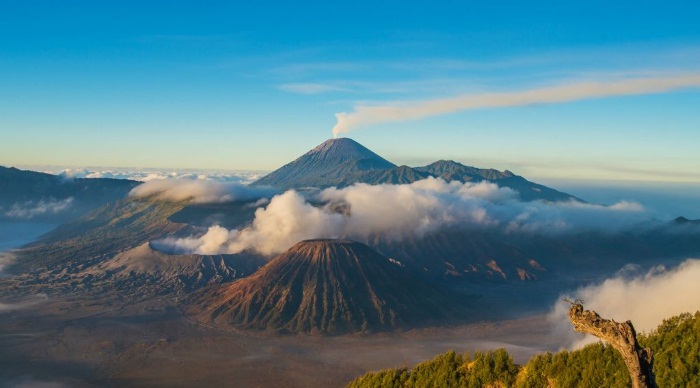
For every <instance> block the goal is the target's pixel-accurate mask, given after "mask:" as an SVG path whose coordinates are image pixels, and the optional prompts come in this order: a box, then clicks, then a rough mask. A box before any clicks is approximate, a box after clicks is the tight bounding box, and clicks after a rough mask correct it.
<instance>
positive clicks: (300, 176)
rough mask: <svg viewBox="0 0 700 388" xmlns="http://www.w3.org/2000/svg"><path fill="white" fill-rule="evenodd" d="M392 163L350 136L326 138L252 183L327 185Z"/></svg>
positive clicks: (285, 186)
mask: <svg viewBox="0 0 700 388" xmlns="http://www.w3.org/2000/svg"><path fill="white" fill-rule="evenodd" d="M394 167H396V165H394V164H393V163H391V162H389V161H387V160H386V159H384V158H382V157H381V156H379V155H377V154H375V153H374V152H372V151H370V150H369V149H367V148H365V147H364V146H363V145H362V144H360V143H358V142H356V141H354V140H352V139H348V138H339V139H329V140H326V141H325V142H323V143H321V144H320V145H319V146H317V147H316V148H314V149H312V150H311V151H309V152H307V153H306V154H304V155H302V156H300V157H299V158H297V159H296V160H294V161H292V162H290V163H288V164H286V165H284V166H283V167H281V168H279V169H277V170H275V171H273V172H272V173H270V174H269V175H266V176H264V177H263V178H261V179H260V180H258V181H257V182H255V183H254V184H255V185H260V186H273V187H278V188H282V189H288V188H303V187H329V186H337V185H338V184H339V183H342V182H343V181H345V180H346V179H347V178H348V177H349V176H351V175H353V174H355V173H358V172H363V171H373V170H388V169H392V168H394Z"/></svg>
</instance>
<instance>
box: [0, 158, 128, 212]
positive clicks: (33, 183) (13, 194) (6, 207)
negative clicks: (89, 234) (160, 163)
mask: <svg viewBox="0 0 700 388" xmlns="http://www.w3.org/2000/svg"><path fill="white" fill-rule="evenodd" d="M139 184H141V182H136V181H131V180H125V179H104V178H94V179H86V178H75V179H71V178H65V177H61V176H58V175H52V174H45V173H41V172H35V171H26V170H19V169H17V168H14V167H9V168H8V167H2V166H0V220H2V219H16V218H31V219H34V220H49V221H59V222H65V221H68V220H71V219H76V218H78V217H80V216H81V215H83V214H85V213H87V212H88V211H90V210H93V209H96V208H98V207H100V206H102V205H104V204H106V203H109V202H112V201H116V200H118V199H121V198H124V197H125V196H126V195H127V194H128V193H129V191H130V190H131V189H133V188H134V187H136V186H138V185H139ZM57 203H63V204H64V205H65V206H62V207H60V208H58V207H54V208H53V209H52V208H51V206H52V204H57ZM42 208H43V211H42Z"/></svg>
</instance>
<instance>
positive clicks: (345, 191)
mask: <svg viewBox="0 0 700 388" xmlns="http://www.w3.org/2000/svg"><path fill="white" fill-rule="evenodd" d="M312 202H314V203H316V204H312V203H310V202H309V200H307V199H306V198H305V197H303V196H302V195H301V194H299V193H297V192H296V191H287V192H285V193H283V194H280V195H277V196H275V197H273V198H272V199H271V201H270V203H269V204H268V205H267V207H264V208H263V207H260V208H258V209H257V210H256V212H255V218H254V220H253V222H252V224H251V225H250V226H248V227H246V228H243V229H241V230H231V231H229V230H226V229H225V228H222V227H219V226H215V227H212V228H210V229H209V230H208V231H207V233H206V234H204V235H202V236H200V237H195V236H193V237H188V238H184V239H169V240H168V239H166V240H161V241H159V242H158V244H165V245H166V246H170V247H171V250H174V251H180V252H188V253H189V252H196V253H207V254H213V253H237V252H241V251H243V250H253V251H256V252H259V253H261V254H264V255H272V254H276V253H280V252H283V251H285V250H287V249H288V248H289V247H291V246H292V245H294V244H295V243H297V242H299V241H300V240H305V239H312V238H339V237H347V238H353V237H354V238H359V239H361V238H366V237H369V236H382V237H384V238H385V239H393V240H400V239H403V238H406V237H410V236H417V237H420V236H422V235H424V234H426V233H430V232H433V231H436V230H438V229H440V228H444V227H464V228H502V229H504V230H506V231H507V232H511V233H533V232H542V233H568V232H573V231H580V230H584V229H603V230H616V229H620V228H628V227H633V226H635V225H637V224H638V223H639V222H640V221H641V220H643V219H646V217H647V215H646V213H645V212H644V210H643V208H641V206H640V205H638V204H636V203H627V202H622V203H619V204H616V205H614V206H609V207H608V206H599V205H591V204H584V203H580V202H573V201H572V202H566V203H553V204H548V203H544V202H522V201H520V200H519V199H518V196H517V193H516V192H514V191H513V190H511V189H509V188H501V187H498V186H497V185H496V184H493V183H489V182H480V183H461V182H456V181H453V182H450V183H448V182H445V181H444V180H442V179H435V178H428V179H425V180H422V181H418V182H414V183H411V184H405V185H388V184H385V185H367V184H356V185H353V186H350V187H346V188H342V189H338V188H329V189H326V190H324V191H322V192H321V193H319V194H318V197H316V198H313V201H312ZM318 202H321V203H322V204H323V205H322V206H319V205H318V204H317V203H318Z"/></svg>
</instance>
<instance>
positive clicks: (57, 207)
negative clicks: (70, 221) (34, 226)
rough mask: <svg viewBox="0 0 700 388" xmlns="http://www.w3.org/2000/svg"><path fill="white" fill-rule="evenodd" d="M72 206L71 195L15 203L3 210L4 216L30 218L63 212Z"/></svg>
mask: <svg viewBox="0 0 700 388" xmlns="http://www.w3.org/2000/svg"><path fill="white" fill-rule="evenodd" d="M72 206H73V197H69V198H66V199H60V200H59V199H54V198H51V199H47V200H43V199H42V200H40V201H27V202H22V203H15V204H13V205H12V206H10V208H9V209H8V210H6V211H5V212H4V215H5V216H6V217H10V218H18V219H32V218H34V217H39V216H44V215H52V214H58V213H61V212H64V211H66V210H68V209H70V208H71V207H72Z"/></svg>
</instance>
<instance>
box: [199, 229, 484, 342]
mask: <svg viewBox="0 0 700 388" xmlns="http://www.w3.org/2000/svg"><path fill="white" fill-rule="evenodd" d="M188 310H189V312H190V313H191V314H193V315H195V316H196V317H197V319H198V320H200V321H203V322H206V323H213V324H215V325H218V326H226V325H234V326H239V327H243V328H249V329H259V330H272V331H275V332H287V333H323V334H340V333H347V332H369V331H382V330H392V329H395V328H399V327H410V326H416V325H420V324H423V323H429V322H433V323H434V322H436V321H440V322H443V323H444V322H445V321H446V320H450V319H452V318H455V317H459V316H464V315H466V312H467V311H470V310H469V308H468V307H467V303H466V302H465V301H463V300H461V299H460V298H455V296H454V295H452V294H451V293H450V292H448V291H446V290H443V289H440V288H437V287H436V286H433V285H430V284H428V283H426V282H424V281H422V280H420V279H418V278H416V277H413V276H412V275H410V274H409V273H408V272H407V271H406V270H405V269H404V268H403V267H402V266H401V264H400V263H398V262H396V261H392V260H390V259H388V258H386V257H384V256H383V255H381V254H379V253H378V252H376V251H374V250H373V249H371V248H370V247H368V246H367V245H364V244H361V243H359V242H355V241H350V240H328V239H322V240H307V241H302V242H299V243H297V244H296V245H294V246H293V247H292V248H290V249H289V250H288V251H287V252H285V253H283V254H281V255H279V256H277V257H276V258H274V259H273V260H272V261H271V262H269V263H268V264H267V265H265V266H264V267H262V268H261V269H260V270H258V271H257V272H256V273H254V274H253V275H251V276H250V277H248V278H245V279H241V280H239V281H236V282H233V283H230V284H227V285H221V286H218V287H216V288H213V289H208V290H204V291H202V292H201V293H199V294H198V295H196V296H195V297H194V299H193V303H192V304H191V305H190V307H189V309H188Z"/></svg>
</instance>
